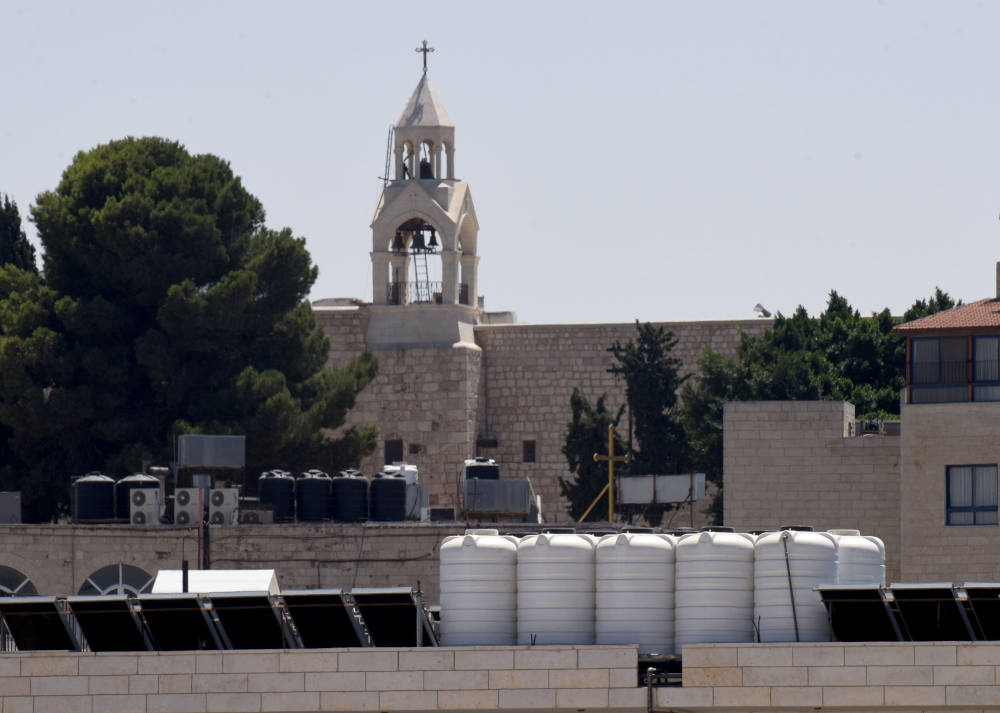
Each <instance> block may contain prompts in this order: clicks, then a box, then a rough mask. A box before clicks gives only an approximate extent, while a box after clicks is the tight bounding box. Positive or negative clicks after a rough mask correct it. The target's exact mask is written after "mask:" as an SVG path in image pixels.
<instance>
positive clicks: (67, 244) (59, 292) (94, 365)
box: [0, 138, 377, 519]
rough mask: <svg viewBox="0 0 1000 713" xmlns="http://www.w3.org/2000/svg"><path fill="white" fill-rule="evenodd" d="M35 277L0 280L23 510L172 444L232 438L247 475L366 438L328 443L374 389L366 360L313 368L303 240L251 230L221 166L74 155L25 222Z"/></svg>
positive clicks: (157, 143)
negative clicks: (33, 235) (33, 234)
mask: <svg viewBox="0 0 1000 713" xmlns="http://www.w3.org/2000/svg"><path fill="white" fill-rule="evenodd" d="M32 216H33V219H34V221H35V223H36V225H37V227H38V233H39V237H40V239H41V242H42V245H43V248H44V255H43V265H44V280H42V279H40V278H39V277H37V276H34V275H31V274H30V273H27V272H25V271H23V270H18V269H17V268H12V267H6V268H3V269H2V270H0V297H2V298H3V299H2V300H0V330H3V332H5V337H4V338H3V341H2V343H0V422H2V423H4V424H6V425H7V426H8V427H9V428H10V429H11V431H12V438H11V443H12V447H13V450H14V451H15V453H16V455H17V458H18V460H19V461H20V463H21V464H22V467H21V469H20V472H19V476H18V478H17V482H15V483H5V486H6V487H17V488H19V489H22V490H23V491H24V500H25V505H26V508H25V509H26V515H28V516H29V517H31V518H32V519H46V518H49V517H51V516H52V515H54V514H55V507H58V506H63V505H64V504H65V502H66V499H67V495H68V489H67V483H68V477H69V475H71V474H74V473H82V472H86V471H88V470H91V469H101V470H104V471H106V472H109V473H111V474H124V473H127V472H129V471H134V470H136V469H138V468H139V466H140V464H141V462H142V461H143V460H145V459H152V460H154V461H157V462H165V461H167V460H168V459H169V457H170V445H171V443H172V439H173V437H174V436H176V435H178V434H180V433H185V432H201V433H214V434H234V433H235V434H245V435H246V436H247V471H248V472H250V473H254V472H256V471H258V470H261V469H264V468H269V467H274V466H282V467H287V468H289V469H293V470H296V469H300V468H305V467H313V466H315V467H320V468H324V469H327V470H335V469H337V468H340V467H344V466H347V465H353V464H356V463H357V462H358V461H359V459H360V458H361V456H362V455H363V454H366V453H369V452H371V451H372V450H373V449H374V447H375V439H376V436H377V434H376V433H375V429H374V428H373V427H372V428H365V429H352V430H348V431H347V432H346V434H345V435H343V437H342V438H340V439H338V440H334V439H331V438H329V437H328V436H327V435H325V433H324V430H323V429H334V428H337V427H339V426H341V425H342V424H343V422H344V417H345V414H346V413H347V411H348V409H350V408H351V407H352V406H353V404H354V398H355V395H356V394H357V393H358V391H360V390H361V389H362V388H364V386H365V385H366V384H367V383H368V382H369V381H370V380H371V379H372V378H373V377H374V375H375V372H376V370H377V362H376V359H375V357H374V356H373V355H372V354H371V353H365V354H363V355H361V356H359V357H358V358H357V359H355V360H354V361H353V362H352V363H351V364H349V365H348V366H347V367H345V368H344V369H342V370H339V371H335V370H324V369H323V365H324V362H325V359H326V354H327V352H328V349H329V345H328V342H327V340H326V338H325V337H324V335H323V333H322V331H321V330H319V329H318V328H317V327H316V324H315V320H314V317H313V314H312V310H311V309H310V306H309V304H308V302H306V301H305V298H306V295H307V293H308V291H309V289H310V287H311V285H312V284H313V281H314V280H315V278H316V274H317V271H316V268H315V267H314V266H313V265H312V263H311V260H310V257H309V254H308V252H307V251H306V248H305V242H304V240H303V239H301V238H295V237H294V236H293V235H292V234H291V232H290V231H289V230H288V229H285V230H281V231H275V230H270V229H268V228H266V227H265V226H264V210H263V208H262V207H261V204H260V202H259V201H258V200H257V199H256V198H255V197H254V196H252V195H251V194H250V193H248V192H247V191H246V190H245V189H244V188H243V186H242V184H241V182H240V179H239V178H238V177H236V176H234V175H233V173H232V171H231V170H230V168H229V165H228V164H227V163H226V162H225V161H222V160H220V159H219V158H216V157H214V156H211V155H202V156H192V155H190V154H188V153H187V151H185V150H184V148H183V147H182V146H181V145H180V144H177V143H174V142H170V141H166V140H163V139H158V138H144V139H133V138H128V139H125V140H121V141H115V142H112V143H110V144H107V145H104V146H99V147H97V148H96V149H94V150H92V151H89V152H86V153H80V154H78V155H77V156H76V158H75V159H74V161H73V163H72V164H71V165H70V166H69V168H67V169H66V171H65V172H64V174H63V177H62V180H61V181H60V183H59V185H58V187H57V188H56V189H55V190H54V191H51V192H47V193H43V194H41V195H40V196H39V197H38V199H37V204H36V206H35V207H34V208H33V210H32Z"/></svg>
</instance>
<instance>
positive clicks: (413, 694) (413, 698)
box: [378, 691, 438, 711]
mask: <svg viewBox="0 0 1000 713" xmlns="http://www.w3.org/2000/svg"><path fill="white" fill-rule="evenodd" d="M437 697H438V694H437V691H380V692H379V694H378V705H379V710H383V711H390V710H407V711H432V710H435V709H437Z"/></svg>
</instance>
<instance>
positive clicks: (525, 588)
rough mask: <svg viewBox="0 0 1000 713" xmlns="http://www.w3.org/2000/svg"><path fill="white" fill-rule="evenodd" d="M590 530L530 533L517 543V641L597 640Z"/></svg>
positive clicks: (538, 643)
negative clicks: (584, 532) (582, 533)
mask: <svg viewBox="0 0 1000 713" xmlns="http://www.w3.org/2000/svg"><path fill="white" fill-rule="evenodd" d="M594 544H595V538H593V537H591V536H590V535H575V534H562V533H560V534H555V533H552V534H549V533H543V534H541V535H529V536H528V537H525V538H523V539H522V540H521V541H520V542H519V543H518V546H517V643H518V644H522V645H525V644H527V645H531V644H537V645H539V646H541V645H548V644H593V643H594Z"/></svg>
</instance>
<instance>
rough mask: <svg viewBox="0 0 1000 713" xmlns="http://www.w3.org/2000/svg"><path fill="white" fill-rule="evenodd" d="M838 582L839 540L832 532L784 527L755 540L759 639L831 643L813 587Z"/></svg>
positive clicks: (755, 597) (827, 627)
mask: <svg viewBox="0 0 1000 713" xmlns="http://www.w3.org/2000/svg"><path fill="white" fill-rule="evenodd" d="M836 581H837V539H836V537H834V536H833V535H830V534H828V533H826V532H811V531H801V530H781V531H780V532H768V533H766V534H763V535H761V536H760V537H759V538H757V542H756V544H755V546H754V622H755V623H756V625H757V627H758V629H759V634H760V641H762V642H765V643H766V642H774V641H829V640H830V621H829V619H828V618H827V613H826V607H824V606H823V600H822V599H821V598H820V596H819V594H818V593H817V592H815V591H813V587H815V586H816V585H817V584H835V583H836ZM793 602H794V604H793ZM793 606H794V608H793Z"/></svg>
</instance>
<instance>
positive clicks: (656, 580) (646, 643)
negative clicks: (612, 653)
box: [594, 533, 675, 654]
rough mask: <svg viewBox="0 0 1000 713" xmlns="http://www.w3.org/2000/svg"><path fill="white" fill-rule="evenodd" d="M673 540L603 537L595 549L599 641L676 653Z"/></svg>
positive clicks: (665, 537)
mask: <svg viewBox="0 0 1000 713" xmlns="http://www.w3.org/2000/svg"><path fill="white" fill-rule="evenodd" d="M674 542H675V538H673V537H671V536H670V535H657V534H651V533H650V534H638V533H622V534H620V535H617V534H616V535H605V536H604V537H602V538H601V539H600V541H599V542H598V543H597V550H596V569H595V577H596V587H595V589H596V603H595V604H596V605H595V637H594V638H595V641H594V643H596V644H598V645H601V644H639V650H640V651H643V652H647V653H660V654H672V653H673V652H674Z"/></svg>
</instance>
